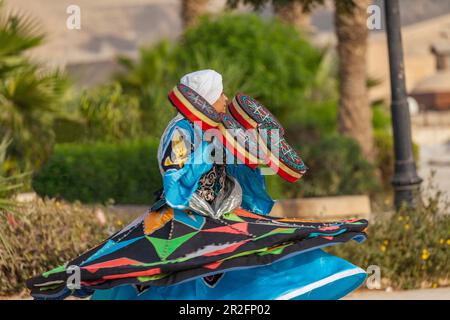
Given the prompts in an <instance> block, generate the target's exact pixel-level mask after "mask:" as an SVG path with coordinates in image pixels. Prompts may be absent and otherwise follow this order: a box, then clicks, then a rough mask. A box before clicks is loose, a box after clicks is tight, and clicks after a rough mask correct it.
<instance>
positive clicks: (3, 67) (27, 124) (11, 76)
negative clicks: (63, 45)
mask: <svg viewBox="0 0 450 320" xmlns="http://www.w3.org/2000/svg"><path fill="white" fill-rule="evenodd" d="M1 5H2V3H1V2H0V43H1V45H0V136H6V135H11V136H12V138H13V142H12V145H11V146H10V148H9V151H10V156H11V158H12V159H13V160H14V161H16V163H17V164H18V165H19V166H21V167H23V168H24V167H26V168H27V169H28V168H34V167H37V166H39V165H40V164H42V163H43V162H44V161H45V160H46V158H47V157H48V155H49V154H50V152H51V148H52V145H53V130H52V121H53V119H54V117H55V115H56V114H57V113H58V109H59V104H60V102H61V99H62V97H63V95H64V93H65V91H66V88H67V84H68V83H67V80H66V78H65V77H64V76H63V75H62V74H61V73H60V72H58V71H46V70H44V69H43V68H42V67H41V66H39V65H38V64H36V63H33V62H32V61H30V59H29V58H27V57H26V56H25V55H24V53H25V52H26V51H27V50H29V49H31V48H34V47H36V46H38V45H40V44H41V43H42V42H43V39H44V35H43V34H42V33H41V32H40V31H39V26H38V24H37V23H36V22H35V21H34V20H32V19H30V18H29V17H26V16H23V15H20V14H8V13H5V12H4V11H3V10H4V9H3V7H2V6H1Z"/></svg>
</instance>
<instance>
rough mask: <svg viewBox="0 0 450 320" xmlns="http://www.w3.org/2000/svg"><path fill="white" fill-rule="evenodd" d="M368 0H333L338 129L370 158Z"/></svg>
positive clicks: (371, 144) (372, 148) (369, 1)
mask: <svg viewBox="0 0 450 320" xmlns="http://www.w3.org/2000/svg"><path fill="white" fill-rule="evenodd" d="M370 3H371V0H354V1H353V5H352V6H346V5H345V3H344V2H342V1H341V0H335V7H336V8H335V15H334V17H335V18H334V19H335V27H336V35H337V39H338V45H337V49H338V54H339V58H340V59H339V113H338V117H339V131H340V132H341V133H342V134H344V135H347V136H349V137H351V138H353V139H355V140H356V141H357V142H358V144H359V145H360V147H361V149H362V152H363V154H364V155H365V157H366V158H367V159H369V160H373V158H374V144H373V128H372V110H371V108H370V103H369V97H368V90H367V72H366V53H367V38H368V29H367V25H366V21H367V11H366V10H367V7H368V6H369V5H370Z"/></svg>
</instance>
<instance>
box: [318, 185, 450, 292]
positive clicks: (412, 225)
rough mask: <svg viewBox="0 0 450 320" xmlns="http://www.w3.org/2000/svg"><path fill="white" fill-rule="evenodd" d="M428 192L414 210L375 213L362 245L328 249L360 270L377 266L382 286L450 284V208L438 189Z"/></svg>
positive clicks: (400, 287)
mask: <svg viewBox="0 0 450 320" xmlns="http://www.w3.org/2000/svg"><path fill="white" fill-rule="evenodd" d="M425 191H427V190H425ZM423 192H424V191H422V194H423ZM429 194H430V195H429V196H428V199H426V201H423V202H421V203H420V204H419V205H418V206H417V208H416V209H406V208H403V209H401V210H399V211H398V212H395V213H389V212H387V213H378V214H377V215H376V216H374V219H375V221H373V222H372V223H371V224H370V225H369V228H368V240H367V241H366V242H365V243H364V244H362V245H361V244H354V243H349V244H346V245H345V246H335V247H332V248H330V249H327V250H328V251H330V252H331V253H333V254H336V255H338V256H340V257H342V258H344V259H347V260H349V261H351V262H352V263H354V264H356V265H359V266H361V267H362V268H367V267H368V266H369V265H377V266H379V267H380V270H381V277H382V286H383V288H386V287H388V286H390V287H393V288H394V289H417V288H435V287H438V286H448V285H449V283H450V282H449V281H450V254H449V253H450V210H449V206H448V203H447V204H446V201H445V199H444V197H443V194H442V193H441V192H440V191H437V192H436V191H435V190H434V192H433V190H432V191H431V192H430V193H429Z"/></svg>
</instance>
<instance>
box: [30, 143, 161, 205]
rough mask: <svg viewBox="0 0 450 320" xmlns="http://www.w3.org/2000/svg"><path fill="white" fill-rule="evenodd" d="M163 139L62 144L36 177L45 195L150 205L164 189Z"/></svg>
mask: <svg viewBox="0 0 450 320" xmlns="http://www.w3.org/2000/svg"><path fill="white" fill-rule="evenodd" d="M158 143H159V141H157V140H154V139H146V140H141V141H133V142H121V143H118V144H111V143H100V142H97V143H89V144H61V145H56V148H55V153H54V155H53V156H52V157H51V159H50V160H49V161H48V163H47V164H46V165H45V166H44V167H43V168H42V169H41V170H40V171H38V172H37V174H36V175H35V176H34V178H33V188H34V190H36V192H37V193H38V194H40V195H42V196H49V197H62V198H64V199H66V200H69V201H74V200H80V201H82V202H87V203H92V202H106V201H109V200H110V199H113V200H114V201H116V202H118V203H136V204H138V203H142V204H150V203H151V202H152V201H153V192H155V191H156V190H157V189H159V188H161V178H160V177H161V175H160V173H159V169H158V165H157V159H156V154H157V148H158Z"/></svg>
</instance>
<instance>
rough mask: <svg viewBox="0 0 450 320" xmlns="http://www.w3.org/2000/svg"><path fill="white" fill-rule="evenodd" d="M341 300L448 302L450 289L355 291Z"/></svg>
mask: <svg viewBox="0 0 450 320" xmlns="http://www.w3.org/2000/svg"><path fill="white" fill-rule="evenodd" d="M342 300H450V288H439V289H422V290H406V291H393V292H386V291H381V290H370V291H369V290H365V291H357V292H355V293H352V294H350V295H348V296H347V297H345V298H344V299H342Z"/></svg>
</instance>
